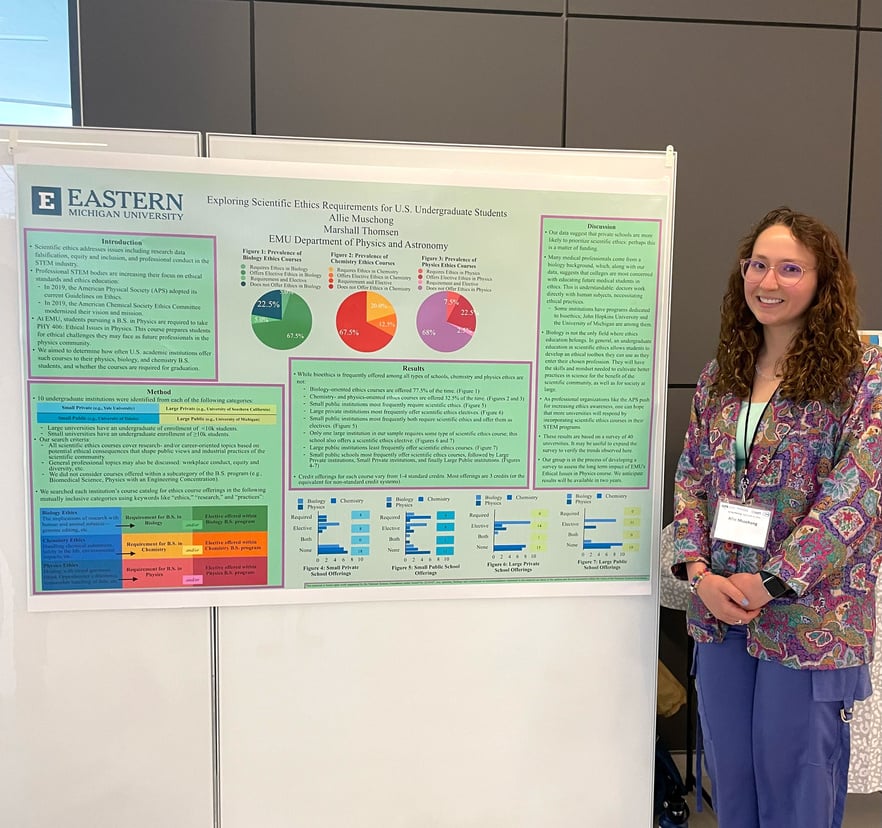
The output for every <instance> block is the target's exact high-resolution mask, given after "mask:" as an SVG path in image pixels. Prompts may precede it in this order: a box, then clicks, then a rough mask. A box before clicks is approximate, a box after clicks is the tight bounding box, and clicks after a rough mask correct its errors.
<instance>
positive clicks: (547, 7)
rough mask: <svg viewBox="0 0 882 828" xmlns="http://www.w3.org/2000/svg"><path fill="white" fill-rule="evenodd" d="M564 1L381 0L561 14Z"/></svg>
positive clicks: (349, 0) (361, 0) (362, 2)
mask: <svg viewBox="0 0 882 828" xmlns="http://www.w3.org/2000/svg"><path fill="white" fill-rule="evenodd" d="M327 2H328V3H329V4H332V3H345V4H347V5H357V6H371V5H374V6H376V5H379V4H378V2H377V0H327ZM565 2H566V0H383V2H382V5H384V6H407V7H411V8H412V7H413V6H425V7H426V8H436V9H437V8H444V9H464V10H467V11H516V12H538V13H541V14H563V12H564V4H565Z"/></svg>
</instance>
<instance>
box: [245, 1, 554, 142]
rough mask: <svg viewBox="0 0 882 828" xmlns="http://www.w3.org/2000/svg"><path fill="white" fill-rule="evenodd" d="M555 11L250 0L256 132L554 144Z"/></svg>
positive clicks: (331, 136)
mask: <svg viewBox="0 0 882 828" xmlns="http://www.w3.org/2000/svg"><path fill="white" fill-rule="evenodd" d="M563 31H564V23H563V19H562V18H554V17H537V16H525V15H502V14H480V13H470V12H438V11H422V10H413V9H386V8H359V7H339V6H319V5H301V4H276V3H258V4H257V6H256V31H255V43H256V48H255V55H256V78H257V131H258V133H260V134H264V135H309V136H317V137H325V138H362V139H389V140H406V141H442V142H455V143H487V144H521V145H533V146H535V145H542V146H560V144H561V140H562V123H563V47H564V35H563Z"/></svg>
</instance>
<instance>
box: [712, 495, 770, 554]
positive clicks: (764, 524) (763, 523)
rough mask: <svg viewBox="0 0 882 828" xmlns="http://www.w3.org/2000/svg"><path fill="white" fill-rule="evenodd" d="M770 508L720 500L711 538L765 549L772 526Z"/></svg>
mask: <svg viewBox="0 0 882 828" xmlns="http://www.w3.org/2000/svg"><path fill="white" fill-rule="evenodd" d="M774 514H775V509H774V507H772V506H761V505H759V504H756V503H751V502H750V501H748V502H747V503H742V502H741V501H740V500H728V499H726V498H720V500H719V502H718V503H717V513H716V514H715V515H714V525H713V526H712V527H711V537H712V538H713V539H714V540H720V541H728V542H729V543H737V544H738V545H739V546H749V547H750V548H751V549H765V548H766V544H767V543H768V542H769V530H770V529H771V526H772V515H774Z"/></svg>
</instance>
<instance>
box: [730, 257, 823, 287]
mask: <svg viewBox="0 0 882 828" xmlns="http://www.w3.org/2000/svg"><path fill="white" fill-rule="evenodd" d="M770 270H774V271H775V276H776V277H777V279H778V284H779V285H781V287H793V286H794V285H795V284H797V283H798V282H799V281H800V279H802V277H803V276H805V274H806V271H807V270H817V268H815V267H803V266H802V265H799V264H797V263H796V262H778V264H776V265H770V264H769V263H768V262H764V261H762V260H761V259H741V275H742V276H743V277H744V281H745V282H750V283H751V284H755V283H756V282H761V281H762V280H763V279H765V278H766V274H767V273H768V272H769V271H770Z"/></svg>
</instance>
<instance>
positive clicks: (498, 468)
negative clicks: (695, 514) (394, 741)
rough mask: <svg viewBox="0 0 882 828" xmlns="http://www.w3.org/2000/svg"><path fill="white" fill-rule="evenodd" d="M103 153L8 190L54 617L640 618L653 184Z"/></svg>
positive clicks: (40, 540) (19, 172)
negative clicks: (91, 611)
mask: <svg viewBox="0 0 882 828" xmlns="http://www.w3.org/2000/svg"><path fill="white" fill-rule="evenodd" d="M89 156H90V157H89V158H87V159H84V160H83V162H82V163H79V162H78V163H76V164H72V163H70V162H69V161H67V162H65V163H60V162H59V161H58V159H57V158H55V159H51V160H46V158H45V157H44V158H43V160H41V161H40V162H39V163H19V164H18V166H17V168H16V176H17V187H18V195H19V204H18V211H19V227H20V243H21V250H20V260H21V297H22V341H23V354H22V362H23V374H24V388H25V400H24V403H25V409H26V427H27V434H26V436H25V445H26V454H27V457H26V464H27V468H28V473H29V483H30V513H29V515H28V521H29V536H30V541H31V543H30V550H29V555H30V562H31V575H32V590H31V591H32V597H35V598H38V599H40V600H39V601H38V602H37V606H36V608H59V609H60V608H66V607H70V606H86V607H88V606H100V605H101V604H100V598H101V596H106V595H117V596H120V595H121V596H128V597H132V596H138V603H137V605H138V606H145V605H147V606H149V605H150V604H149V598H145V596H152V595H155V596H164V601H165V603H164V604H163V605H167V604H168V601H169V600H170V599H169V598H168V596H169V594H172V595H173V598H172V599H171V600H173V601H175V602H176V603H178V604H181V605H190V606H193V605H197V606H198V605H205V606H211V605H217V604H224V603H226V604H229V603H237V602H240V603H261V602H262V603H273V602H290V601H296V600H321V595H323V594H326V595H330V594H331V593H338V594H339V593H340V592H341V591H346V592H348V593H352V594H351V595H349V596H348V598H347V600H357V599H358V597H359V595H358V593H360V594H361V595H364V596H367V595H374V594H378V593H376V592H372V590H376V589H377V588H380V589H382V590H383V592H382V595H383V597H393V598H394V597H396V594H400V595H401V597H406V596H409V597H414V592H413V590H414V589H417V590H425V588H427V587H434V588H436V589H435V590H433V594H439V593H438V590H437V588H439V587H447V588H453V587H457V586H460V587H462V586H467V587H470V588H472V592H471V594H492V591H493V589H494V588H495V587H497V586H498V585H500V584H509V585H520V586H530V585H532V586H536V585H540V584H541V585H543V588H545V589H546V592H545V593H544V594H549V593H548V592H547V589H550V588H553V587H554V586H555V585H567V586H568V590H569V591H568V593H567V594H573V587H574V585H577V588H578V589H581V588H582V586H584V587H585V592H586V594H587V593H588V592H590V590H591V585H593V584H606V585H607V592H609V591H610V590H611V591H612V592H616V591H622V592H635V591H636V592H649V581H650V570H651V566H650V558H651V556H650V549H651V546H652V530H653V509H654V508H655V507H654V505H653V504H654V494H653V492H652V490H651V486H650V482H651V465H652V462H653V461H652V458H653V454H654V452H655V451H656V449H657V446H656V445H655V443H656V440H655V437H654V419H655V417H656V412H655V410H654V409H655V406H654V400H655V398H656V396H657V392H658V383H659V379H658V377H659V368H660V359H663V355H662V354H660V347H659V343H660V341H661V340H662V339H663V337H662V334H663V333H666V332H664V331H663V330H662V328H661V326H662V325H664V324H666V321H665V320H666V314H665V313H663V308H662V304H661V297H662V296H663V294H664V292H665V291H666V287H665V286H664V282H663V279H664V278H665V274H664V273H663V266H662V263H663V253H664V251H665V246H666V245H667V244H669V240H670V232H669V228H668V227H667V226H666V222H667V221H668V216H669V215H670V206H671V205H670V196H669V194H668V193H667V192H665V191H663V188H661V187H659V186H654V187H649V186H647V187H646V188H643V189H644V190H645V191H641V188H640V187H639V186H633V184H631V185H629V186H622V187H620V188H617V187H616V186H615V182H613V183H606V184H604V185H603V186H597V187H596V188H595V190H594V191H584V190H582V189H572V188H571V187H569V186H566V187H565V186H563V184H562V183H561V182H560V181H559V179H557V178H555V177H547V179H546V180H543V179H542V178H541V177H538V176H536V177H533V178H530V177H526V176H521V177H520V178H518V177H514V178H513V179H511V180H509V181H508V183H507V184H506V185H505V186H499V185H498V184H496V183H493V180H491V177H490V176H485V177H482V176H481V175H480V174H478V173H470V174H463V175H460V176H454V175H452V174H451V173H449V172H448V173H445V174H443V175H442V174H440V173H438V172H436V171H431V170H415V169H414V170H397V171H394V172H391V173H390V172H389V171H380V172H377V173H372V171H371V170H370V169H352V168H350V169H348V170H341V168H339V167H333V166H329V167H328V168H327V170H323V169H322V167H321V166H320V165H313V166H312V167H311V168H310V169H309V170H306V169H305V167H304V166H302V165H286V164H274V165H271V164H268V163H259V164H258V163H256V162H244V161H243V162H230V161H219V160H217V159H215V160H211V159H174V160H173V161H171V160H169V159H164V160H163V161H160V160H154V161H151V162H150V163H146V162H142V163H140V164H138V165H133V164H132V162H131V161H129V162H123V161H120V160H119V159H113V160H111V159H110V158H109V157H108V156H102V155H93V154H91V153H90V154H89ZM497 178H498V177H497ZM555 184H557V185H558V186H557V187H556V186H554V185H555ZM664 341H666V339H664ZM609 585H613V586H612V587H610V586H609ZM419 594H421V593H419V592H418V593H417V595H419ZM442 594H443V592H442ZM450 594H451V595H455V594H457V592H456V590H452V591H451V592H450ZM528 594H529V591H528ZM551 594H553V592H552V593H551ZM306 596H308V597H306ZM115 600H116V604H115V605H116V606H120V605H124V603H125V598H122V599H120V598H117V599H115ZM335 600H339V597H337V598H335ZM90 601H92V602H93V603H91V604H90V603H89V602H90ZM78 602H79V603H78Z"/></svg>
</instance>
